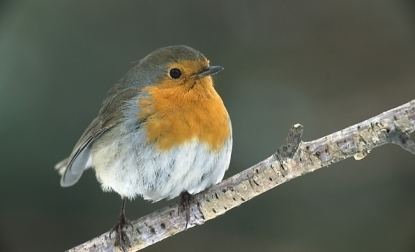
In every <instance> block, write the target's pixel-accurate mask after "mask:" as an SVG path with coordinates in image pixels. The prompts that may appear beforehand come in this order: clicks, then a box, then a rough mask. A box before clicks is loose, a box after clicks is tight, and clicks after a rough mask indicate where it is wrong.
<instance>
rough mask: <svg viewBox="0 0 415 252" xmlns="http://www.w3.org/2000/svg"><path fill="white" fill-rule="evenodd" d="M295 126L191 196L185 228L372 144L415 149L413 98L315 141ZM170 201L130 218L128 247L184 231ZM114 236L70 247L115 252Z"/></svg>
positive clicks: (360, 155)
mask: <svg viewBox="0 0 415 252" xmlns="http://www.w3.org/2000/svg"><path fill="white" fill-rule="evenodd" d="M302 131H303V127H302V126H301V125H300V124H296V125H294V126H293V127H292V128H291V129H290V131H289V133H288V137H287V142H286V143H285V144H284V145H283V146H281V147H280V148H279V149H278V150H277V151H276V152H275V153H274V154H273V155H272V156H270V157H268V158H267V159H265V160H263V161H261V162H259V163H257V164H255V165H253V166H252V167H250V168H248V169H246V170H244V171H242V172H240V173H238V174H236V175H234V176H232V177H230V178H228V179H226V180H224V181H222V182H221V183H219V184H217V185H215V186H213V187H211V188H209V189H208V190H206V191H204V192H201V193H199V194H197V195H195V197H193V199H192V202H191V206H190V207H191V216H190V222H189V223H188V225H187V229H189V228H191V227H194V226H197V225H202V224H203V223H205V222H206V221H208V220H210V219H213V218H216V217H218V216H219V215H222V214H224V213H226V212H227V211H229V210H230V209H232V208H234V207H237V206H239V205H241V204H243V203H244V202H246V201H248V200H250V199H252V198H254V197H255V196H257V195H259V194H262V193H264V192H266V191H268V190H270V189H272V188H274V187H276V186H278V185H281V184H282V183H285V182H287V181H289V180H291V179H293V178H296V177H299V176H302V175H305V174H307V173H309V172H312V171H315V170H316V169H319V168H322V167H326V166H329V165H330V164H334V163H337V162H339V161H341V160H343V159H346V158H349V157H354V158H355V159H356V160H361V159H363V158H364V157H366V156H367V155H368V154H369V153H370V151H371V150H372V149H374V148H376V147H379V146H382V145H384V144H387V143H392V144H397V145H399V146H401V147H402V148H403V149H405V150H407V151H409V152H411V153H412V154H415V143H414V141H413V140H412V139H411V137H410V134H411V133H412V132H414V131H415V100H412V101H411V102H408V103H406V104H404V105H402V106H399V107H397V108H394V109H392V110H389V111H386V112H384V113H382V114H380V115H377V116H375V117H372V118H370V119H368V120H366V121H363V122H361V123H358V124H355V125H353V126H350V127H348V128H345V129H343V130H340V131H338V132H335V133H333V134H330V135H327V136H325V137H322V138H320V139H317V140H313V141H309V142H303V141H302V140H301V135H302ZM179 209H180V206H179V205H178V204H173V205H171V206H168V207H165V208H163V209H160V210H158V211H155V212H153V213H151V214H148V215H146V216H144V217H141V218H139V219H137V220H135V221H133V222H132V224H133V225H132V227H128V228H127V229H126V233H127V235H128V237H129V241H130V245H131V247H130V249H129V251H137V250H140V249H143V248H145V247H147V246H149V245H152V244H154V243H157V242H159V241H161V240H163V239H165V238H168V237H170V236H173V235H175V234H177V233H179V232H182V231H185V230H186V218H185V213H183V212H181V211H179ZM118 250H119V248H118V247H114V235H112V236H110V233H109V232H106V233H104V234H101V235H100V236H98V237H96V238H93V239H92V240H89V241H87V242H85V243H83V244H81V245H79V246H77V247H74V248H72V249H70V250H68V251H72V252H78V251H118Z"/></svg>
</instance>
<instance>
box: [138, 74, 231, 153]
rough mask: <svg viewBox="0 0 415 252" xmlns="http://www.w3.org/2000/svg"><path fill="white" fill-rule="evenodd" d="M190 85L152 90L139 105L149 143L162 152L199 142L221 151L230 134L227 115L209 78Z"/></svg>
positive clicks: (152, 88) (150, 88)
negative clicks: (189, 142) (186, 143)
mask: <svg viewBox="0 0 415 252" xmlns="http://www.w3.org/2000/svg"><path fill="white" fill-rule="evenodd" d="M198 82H199V83H197V84H195V85H194V86H193V87H192V88H189V86H188V85H177V84H171V83H164V84H163V85H159V86H149V87H147V88H145V89H144V90H143V91H144V92H146V93H147V94H148V96H144V97H142V98H141V99H139V101H138V106H139V108H140V114H139V115H138V117H139V120H140V121H143V126H144V127H145V129H146V132H147V140H148V142H150V143H153V144H155V145H156V146H157V147H158V148H159V149H160V150H169V149H170V148H172V147H174V146H177V145H180V144H183V143H185V142H187V141H189V140H192V139H195V138H196V139H198V140H199V141H201V142H204V143H206V144H208V145H209V147H210V149H211V150H220V149H221V147H222V146H223V144H224V143H225V141H226V140H227V139H228V138H229V136H230V134H231V129H230V125H229V124H230V121H229V116H228V112H227V111H226V108H225V106H224V104H223V102H222V99H221V98H220V96H219V95H218V94H217V93H216V91H215V89H214V88H213V85H212V80H211V78H210V77H208V78H204V79H202V80H198Z"/></svg>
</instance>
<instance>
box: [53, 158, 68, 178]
mask: <svg viewBox="0 0 415 252" xmlns="http://www.w3.org/2000/svg"><path fill="white" fill-rule="evenodd" d="M68 162H69V158H65V159H64V160H62V161H60V162H59V163H57V164H56V165H55V170H56V171H57V172H58V173H59V175H61V176H63V174H64V173H65V170H66V167H67V166H68Z"/></svg>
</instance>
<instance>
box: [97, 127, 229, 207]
mask: <svg viewBox="0 0 415 252" xmlns="http://www.w3.org/2000/svg"><path fill="white" fill-rule="evenodd" d="M114 139H115V140H114ZM231 151H232V138H229V139H228V141H227V142H226V143H225V145H224V147H223V148H222V149H221V150H219V151H212V150H210V149H209V147H208V146H207V145H206V144H204V143H201V142H199V141H198V139H192V140H191V141H188V142H186V143H185V144H182V145H180V146H178V147H175V148H173V149H170V150H168V151H160V150H158V149H156V148H155V146H153V145H151V144H148V143H147V142H146V135H145V132H144V130H143V129H138V130H136V131H135V132H132V133H125V131H123V130H122V129H119V128H118V129H114V130H112V132H110V133H109V134H106V135H105V136H103V138H102V139H100V140H98V141H97V142H95V143H94V144H93V146H92V163H93V166H94V167H95V171H96V176H97V178H98V181H100V183H101V185H102V188H103V190H105V191H111V190H113V191H115V192H117V193H118V194H120V195H121V196H122V197H127V198H134V197H136V196H138V195H141V196H142V197H143V198H144V199H147V200H152V201H158V200H161V199H164V198H174V197H176V196H178V195H179V194H180V193H181V192H183V191H187V192H189V193H191V194H195V193H198V192H200V191H202V190H204V189H205V188H207V187H209V186H211V185H213V184H216V183H218V182H220V181H221V180H222V178H223V176H224V173H225V171H226V170H227V169H228V166H229V162H230V157H231Z"/></svg>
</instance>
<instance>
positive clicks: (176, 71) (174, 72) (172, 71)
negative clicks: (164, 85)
mask: <svg viewBox="0 0 415 252" xmlns="http://www.w3.org/2000/svg"><path fill="white" fill-rule="evenodd" d="M169 75H170V77H171V78H172V79H178V78H180V76H182V72H181V71H180V70H179V69H177V68H172V69H170V72H169Z"/></svg>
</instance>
